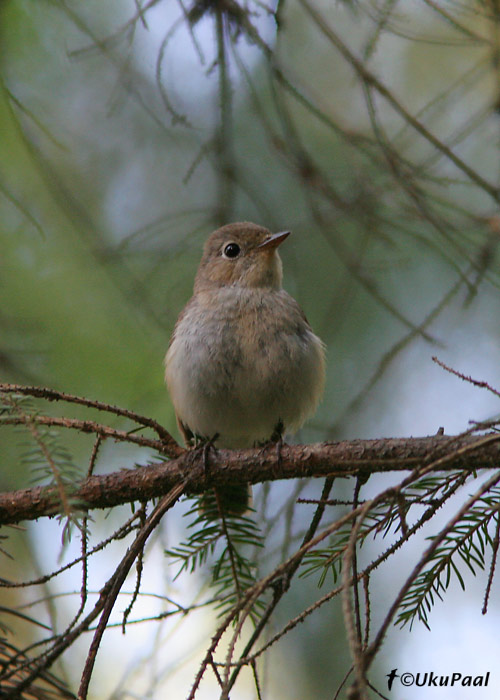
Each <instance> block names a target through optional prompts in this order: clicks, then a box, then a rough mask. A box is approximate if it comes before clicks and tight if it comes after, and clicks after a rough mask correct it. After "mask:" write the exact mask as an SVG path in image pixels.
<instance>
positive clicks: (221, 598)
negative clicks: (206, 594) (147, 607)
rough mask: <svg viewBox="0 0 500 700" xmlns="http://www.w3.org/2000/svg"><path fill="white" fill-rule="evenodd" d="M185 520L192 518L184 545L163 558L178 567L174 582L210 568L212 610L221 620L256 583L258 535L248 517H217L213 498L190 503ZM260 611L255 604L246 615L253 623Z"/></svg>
mask: <svg viewBox="0 0 500 700" xmlns="http://www.w3.org/2000/svg"><path fill="white" fill-rule="evenodd" d="M186 517H187V518H194V519H193V520H192V521H191V522H190V523H189V525H188V530H189V531H190V534H189V536H188V538H187V540H186V542H183V543H181V544H180V545H178V546H177V547H174V548H172V549H170V550H167V552H166V554H167V556H168V557H171V558H172V559H173V563H176V564H179V570H178V572H177V574H176V576H175V578H177V577H178V576H180V574H182V573H183V572H189V573H193V572H194V571H195V570H197V569H200V568H201V567H203V566H204V565H207V564H208V565H210V567H211V585H212V586H213V587H214V589H215V593H216V600H217V602H216V604H215V607H216V609H217V610H218V613H219V615H220V616H223V615H225V614H226V613H228V612H229V611H230V610H231V608H233V607H234V605H235V604H236V603H237V602H238V601H239V600H240V599H241V597H242V595H243V594H244V593H245V591H246V590H248V589H249V588H250V587H251V586H253V585H254V584H255V582H256V581H257V573H258V571H257V565H256V563H255V560H256V557H255V551H256V548H261V547H263V537H262V534H261V532H260V529H259V527H258V526H257V524H256V522H255V521H254V520H253V519H252V518H251V517H248V516H246V515H238V516H236V515H226V514H219V512H218V509H217V504H216V501H215V498H214V499H208V498H207V495H206V494H204V495H203V496H201V497H199V498H196V499H195V500H194V503H193V506H192V507H191V508H190V510H189V511H188V512H187V513H186ZM263 607H264V603H263V601H260V600H257V601H256V603H255V605H254V608H253V610H252V612H251V614H250V617H251V619H252V620H253V621H254V623H255V622H256V621H257V620H258V619H259V615H260V613H261V611H262V610H263Z"/></svg>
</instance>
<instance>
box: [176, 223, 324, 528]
mask: <svg viewBox="0 0 500 700" xmlns="http://www.w3.org/2000/svg"><path fill="white" fill-rule="evenodd" d="M289 234H290V231H282V232H279V233H271V231H270V230H268V229H267V228H265V227H263V226H260V225H258V224H254V223H251V222H247V221H244V222H236V223H231V224H227V225H225V226H222V227H221V228H219V229H217V230H216V231H214V232H213V233H212V234H211V235H210V236H209V237H208V239H207V240H206V243H205V246H204V250H203V255H202V258H201V262H200V264H199V267H198V271H197V273H196V277H195V281H194V289H193V296H192V297H191V299H190V300H189V301H188V302H187V304H186V306H185V307H184V309H183V310H182V311H181V313H180V315H179V317H178V319H177V322H176V324H175V327H174V330H173V333H172V336H171V339H170V343H169V347H168V350H167V353H166V356H165V381H166V384H167V388H168V391H169V393H170V397H171V399H172V403H173V406H174V410H175V414H176V418H177V425H178V427H179V431H180V433H181V435H182V437H183V439H184V442H185V443H186V445H193V444H198V443H199V441H205V444H206V443H207V442H209V443H211V444H213V446H214V447H215V449H217V447H223V448H229V449H236V448H245V447H254V446H257V445H265V444H266V443H269V442H277V441H281V439H282V436H283V435H284V434H285V433H294V432H295V431H296V430H298V428H300V426H301V425H302V424H303V423H304V422H305V420H306V419H307V418H308V417H310V416H311V415H312V414H313V413H314V412H315V410H316V408H317V405H318V403H319V401H320V399H321V397H322V394H323V390H324V384H325V345H324V344H323V342H322V341H321V340H320V338H319V337H318V336H317V335H315V334H314V332H313V331H312V329H311V326H310V325H309V323H308V321H307V318H306V316H305V314H304V312H303V311H302V309H301V307H300V306H299V304H298V303H297V301H296V300H295V299H294V298H293V297H292V296H291V295H290V294H288V293H287V292H286V291H285V290H284V289H283V288H282V280H283V266H282V262H281V258H280V256H279V253H278V247H279V246H280V245H281V244H282V243H283V242H284V241H285V240H286V239H287V238H288V236H289ZM216 498H217V504H218V513H219V515H220V511H221V510H222V511H223V513H224V514H225V515H229V516H231V515H232V516H239V515H242V514H245V513H246V512H247V510H248V508H249V504H250V501H251V490H250V488H249V485H236V486H230V485H227V486H222V487H220V486H218V487H217V489H216Z"/></svg>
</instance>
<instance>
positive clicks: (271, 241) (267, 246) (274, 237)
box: [257, 231, 291, 250]
mask: <svg viewBox="0 0 500 700" xmlns="http://www.w3.org/2000/svg"><path fill="white" fill-rule="evenodd" d="M290 233H291V231H281V232H280V233H273V234H271V235H270V236H269V238H266V240H265V241H264V242H263V243H260V244H259V245H258V246H257V248H260V249H261V250H262V249H264V250H274V249H275V248H277V247H278V246H279V245H280V244H281V243H283V241H284V240H285V238H288V236H289V235H290Z"/></svg>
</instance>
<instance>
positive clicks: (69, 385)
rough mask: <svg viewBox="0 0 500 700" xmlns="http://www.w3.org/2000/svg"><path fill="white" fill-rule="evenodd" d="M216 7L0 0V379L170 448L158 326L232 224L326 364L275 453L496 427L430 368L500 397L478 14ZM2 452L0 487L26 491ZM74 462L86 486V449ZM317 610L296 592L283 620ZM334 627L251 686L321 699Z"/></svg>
mask: <svg viewBox="0 0 500 700" xmlns="http://www.w3.org/2000/svg"><path fill="white" fill-rule="evenodd" d="M215 5H216V3H213V2H206V1H205V2H202V1H201V0H200V1H199V2H194V3H192V4H191V5H183V4H182V3H181V2H179V3H171V2H167V1H166V0H161V1H160V0H157V1H156V2H154V1H153V2H139V0H137V2H132V1H130V2H124V1H123V0H121V1H119V2H118V1H117V0H108V2H106V3H102V2H96V1H93V0H87V1H86V2H85V3H82V2H71V1H67V2H64V1H62V0H37V1H36V2H35V1H33V0H3V2H2V3H1V5H0V52H1V81H2V83H1V91H0V216H1V219H0V221H1V226H0V298H1V306H0V376H1V378H2V381H4V382H19V383H27V384H40V385H45V386H50V387H54V388H57V389H60V390H62V391H66V392H69V393H73V394H80V395H83V396H87V397H90V398H95V399H99V400H101V401H105V402H109V403H116V404H118V405H120V406H123V407H127V408H130V409H133V410H136V411H138V412H140V413H143V414H145V415H149V416H151V417H153V418H155V419H157V420H159V421H160V422H161V423H163V424H164V425H166V426H167V428H168V429H170V430H171V431H173V432H174V434H176V435H177V433H176V428H175V420H174V415H173V410H172V406H171V404H170V401H169V399H168V396H167V394H166V390H165V388H164V384H163V370H162V360H163V356H164V353H165V350H166V347H167V343H168V338H169V335H170V332H171V330H172V327H173V324H174V322H175V319H176V317H177V314H178V312H179V311H180V309H181V308H182V306H183V304H184V303H185V302H186V301H187V299H188V298H189V296H190V293H191V286H192V281H193V277H194V273H195V270H196V267H197V264H198V261H199V258H200V254H201V248H202V245H203V242H204V240H205V238H206V236H207V235H208V234H209V233H210V232H211V231H212V230H213V229H214V228H217V227H218V226H219V225H222V224H224V223H228V222H229V221H237V220H250V221H255V222H257V223H260V224H262V225H265V226H267V227H268V228H270V229H272V230H275V231H278V230H283V229H291V230H292V232H293V235H292V236H291V237H290V239H288V241H287V243H286V245H284V246H283V248H282V249H280V252H281V255H282V258H283V263H284V270H285V287H286V289H287V290H288V291H289V292H290V293H292V294H293V295H294V296H295V297H296V298H297V299H298V300H299V302H300V304H301V305H302V307H303V308H304V310H305V312H306V314H307V316H308V318H309V320H310V322H311V325H312V326H313V328H314V329H315V331H316V332H317V333H318V334H319V335H320V336H321V337H322V338H323V340H324V341H325V343H326V344H327V347H328V383H327V391H326V394H325V398H324V401H323V403H322V404H321V407H320V409H319V411H318V413H317V415H316V417H315V418H314V419H313V420H312V421H311V422H310V423H309V425H308V426H306V427H305V428H304V429H303V431H302V432H301V434H300V435H299V436H297V438H296V439H300V440H303V441H317V440H325V439H344V438H352V437H374V436H375V437H384V436H397V435H425V434H433V433H435V432H436V431H437V430H438V428H439V427H440V426H444V428H445V430H446V432H447V433H454V432H458V431H460V430H463V429H466V428H467V426H468V421H469V420H470V419H475V420H481V419H485V418H488V417H490V416H492V415H494V414H496V413H498V407H497V404H496V399H495V397H493V396H491V395H489V394H486V393H485V394H483V393H481V392H480V391H479V390H477V389H474V388H472V387H471V386H469V385H467V384H463V383H460V382H459V380H458V379H456V378H454V377H451V376H450V375H447V374H445V373H444V372H443V371H442V370H441V369H440V368H438V367H437V366H436V365H434V364H433V363H432V361H431V357H432V356H433V355H438V356H439V357H440V358H441V359H442V360H443V361H445V362H446V363H447V364H449V365H451V366H453V367H455V368H456V369H458V370H460V371H462V372H464V373H465V374H472V375H473V376H475V377H476V378H478V379H483V380H486V381H488V382H489V383H490V384H492V385H493V386H496V387H497V388H498V387H499V386H500V363H499V361H498V356H499V349H498V348H499V335H500V324H499V323H498V318H499V313H498V309H499V281H500V277H499V264H498V256H497V246H498V241H499V236H500V219H498V218H497V217H498V200H499V191H498V187H499V184H500V181H499V175H500V169H499V164H500V161H499V157H498V156H499V149H498V140H499V135H500V131H499V126H500V116H499V108H498V104H499V100H500V80H499V74H498V65H499V63H498V61H499V55H500V54H499V51H498V47H499V41H500V38H499V37H500V25H499V23H500V19H499V17H498V15H496V14H495V13H494V11H493V3H492V4H491V6H490V4H488V3H479V2H477V3H475V2H470V3H465V4H464V3H458V2H457V3H453V2H451V3H443V4H439V3H430V2H424V1H422V2H413V3H403V2H397V1H394V0H392V1H386V2H371V1H368V0H363V1H360V2H347V1H346V2H338V3H330V2H327V1H326V0H322V1H320V0H317V1H315V2H312V0H311V2H309V1H306V0H303V1H301V0H287V1H286V2H279V3H278V4H276V3H269V4H268V5H266V4H265V3H258V2H254V1H252V0H249V2H248V3H246V4H241V6H240V5H236V3H234V4H231V3H227V5H224V4H223V6H224V7H225V8H226V14H225V16H224V20H223V22H222V26H218V23H217V19H216V13H215V12H214V10H213V8H214V7H215ZM316 13H320V15H321V16H319V17H318V16H317V15H316ZM115 424H116V425H119V422H116V423H115ZM16 436H17V433H16V434H14V435H12V434H11V433H9V434H7V432H6V433H5V435H4V437H3V440H2V458H1V468H0V486H1V488H2V489H3V490H6V489H8V488H20V487H24V486H26V485H28V484H29V483H30V478H31V477H30V474H29V473H28V472H27V470H23V467H22V463H20V461H19V459H18V456H19V447H18V441H17V438H16ZM70 447H71V449H72V452H73V454H74V460H75V463H77V464H80V463H81V465H82V467H81V468H82V469H83V470H84V469H85V459H86V457H85V456H84V455H86V454H87V453H86V451H85V450H86V449H88V445H87V444H85V445H82V444H80V443H79V442H75V444H73V445H70ZM84 448H85V449H84ZM127 459H128V460H131V461H129V463H128V465H129V466H130V464H132V463H133V459H134V455H132V456H131V457H130V456H124V457H123V459H122V456H121V453H120V454H119V457H116V456H114V457H113V458H111V457H110V459H109V460H106V459H101V461H100V464H99V468H100V470H101V471H104V470H110V469H112V468H117V467H118V466H127V464H126V463H124V461H125V462H126V460H127ZM377 483H378V482H377ZM291 488H292V487H291V486H290V485H279V484H278V485H275V486H274V487H273V493H274V494H275V498H276V499H277V502H279V503H281V501H282V500H283V499H284V497H285V496H286V495H287V494H289V493H290V492H291ZM341 488H342V489H345V493H348V488H349V485H345V486H343V487H341ZM374 488H376V486H374ZM315 493H316V492H315ZM173 527H174V530H175V527H176V526H175V525H174V526H173ZM179 527H180V526H179ZM285 534H286V533H285ZM285 534H283V533H281V534H280V535H279V536H276V542H275V543H274V544H275V547H276V551H278V550H279V548H280V546H281V544H280V542H281V538H284V537H285ZM38 536H39V535H36V534H33V535H32V539H31V540H28V541H27V544H26V546H27V547H28V548H29V547H31V546H34V547H36V543H37V541H38V540H37V537H38ZM44 541H45V540H44ZM54 556H56V555H54ZM50 559H51V557H50ZM18 566H19V567H20V569H22V561H19V562H18ZM166 575H167V574H166ZM68 585H69V586H70V587H71V586H72V585H75V584H72V583H69V584H68ZM311 585H312V586H313V588H314V584H311ZM383 585H387V581H386V582H385V583H384V584H383ZM314 595H315V592H314V591H312V592H311V591H309V590H308V589H307V585H306V584H305V583H304V584H303V588H302V589H301V588H300V586H297V591H296V593H294V596H295V598H294V597H293V596H291V598H292V602H291V603H290V608H289V609H287V610H286V612H285V613H284V614H283V615H284V616H283V620H284V619H286V618H287V616H288V615H289V614H293V612H290V611H291V610H292V611H293V610H295V611H297V610H300V609H301V606H303V605H306V604H307V602H308V601H309V598H310V596H314ZM479 595H480V592H479ZM330 624H331V626H330V625H325V628H324V629H317V628H315V626H314V623H313V624H312V625H310V626H309V627H307V625H304V626H302V627H301V629H300V633H295V634H294V635H292V636H291V637H290V640H289V641H288V642H287V643H286V644H288V646H286V644H285V648H286V652H285V657H286V664H287V665H289V666H290V667H294V669H295V670H294V671H293V672H290V678H291V680H290V687H288V686H287V685H286V683H285V682H283V679H282V678H281V679H280V674H277V675H276V674H275V675H273V673H272V672H271V671H269V679H268V682H269V684H270V687H271V688H273V695H272V697H275V698H280V697H287V698H290V697H297V698H298V697H301V698H303V697H318V698H319V697H330V695H328V694H327V692H326V690H325V689H326V688H330V689H331V688H332V687H333V685H334V683H333V680H332V679H334V678H338V677H340V676H341V674H342V673H343V672H344V670H345V667H346V666H345V664H346V663H347V661H346V659H347V656H346V650H345V648H344V649H343V650H342V651H338V653H337V652H336V653H335V654H333V653H332V646H331V643H332V638H333V640H334V642H335V639H336V635H337V634H339V635H340V632H338V633H337V632H334V631H333V630H334V629H336V627H335V626H338V625H340V621H339V619H338V615H337V612H336V611H332V613H331V620H330ZM339 629H340V627H339ZM152 634H154V631H153V632H152ZM488 634H489V632H488V630H487V629H486V628H485V631H484V635H485V637H484V639H487V638H488ZM405 635H407V633H406V632H405ZM405 640H406V642H405V644H409V638H408V636H405ZM128 641H129V643H131V642H130V640H128ZM334 646H335V644H334ZM438 646H441V642H439V644H438ZM485 646H489V642H488V644H486V643H485ZM390 648H391V647H389V649H390ZM456 654H459V652H456ZM464 654H466V650H464ZM103 656H104V657H105V652H103ZM391 663H392V661H388V662H387V669H386V668H385V667H384V666H382V667H381V671H380V673H381V677H383V676H384V674H385V672H388V671H389V670H390V668H392V667H393V666H391ZM101 664H103V667H102V668H104V667H105V664H106V662H105V661H101ZM393 665H396V664H393ZM278 667H279V663H278ZM102 668H101V673H102ZM325 669H329V670H325ZM186 673H187V675H186V678H189V672H186ZM298 679H300V680H298ZM185 682H187V681H185ZM113 683H114V684H115V685H114V686H113ZM281 683H283V686H281ZM160 685H161V684H160ZM110 686H113V687H118V686H119V684H117V682H115V681H114V680H110ZM158 687H160V686H158ZM166 687H167V688H172V687H175V688H177V687H178V686H168V685H167V686H166ZM186 687H189V686H188V685H187V686H186ZM112 692H114V691H112V690H110V689H107V690H106V693H108V695H109V696H111V693H112ZM116 692H117V693H118V694H117V695H116V697H122V695H119V693H120V692H123V693H124V695H123V697H125V696H126V691H124V690H123V688H121V690H120V691H118V690H117V691H116ZM137 692H138V693H139V696H140V692H141V691H137ZM175 692H178V693H180V694H179V695H178V696H179V697H180V696H183V695H182V692H183V691H179V690H176V691H175ZM238 692H240V694H238ZM280 693H281V694H280ZM294 693H295V694H294ZM144 696H145V694H144ZM96 697H99V694H96ZM151 697H160V695H158V694H156V695H155V693H154V692H153V694H152V695H151ZM207 697H210V694H208V695H207ZM232 697H233V696H232ZM245 697H253V695H252V694H251V691H248V694H247V695H246V694H245V692H244V691H238V690H236V691H234V698H235V699H238V698H245ZM410 697H411V696H410V695H409V696H408V698H410ZM440 697H445V696H440ZM453 697H454V699H455V698H456V697H459V696H453Z"/></svg>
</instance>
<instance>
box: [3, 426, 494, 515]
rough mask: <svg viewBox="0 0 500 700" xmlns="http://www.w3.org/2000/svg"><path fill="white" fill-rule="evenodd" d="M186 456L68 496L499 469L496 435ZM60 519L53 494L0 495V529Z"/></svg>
mask: <svg viewBox="0 0 500 700" xmlns="http://www.w3.org/2000/svg"><path fill="white" fill-rule="evenodd" d="M208 459H209V467H208V469H207V468H206V467H205V459H204V454H203V450H202V449H194V450H185V451H183V452H182V453H181V455H180V456H179V457H177V458H175V459H172V460H170V461H168V462H157V463H154V464H150V465H148V466H144V467H139V468H136V469H124V470H120V471H118V472H112V473H110V474H102V475H97V476H91V477H88V478H87V479H84V480H83V481H82V482H80V483H79V484H76V485H75V486H74V488H72V489H69V490H68V498H69V500H70V502H71V505H72V506H73V507H74V508H78V507H79V508H85V509H88V510H92V509H96V508H110V507H113V506H117V505H122V504H124V503H132V502H134V501H145V500H149V499H152V498H155V497H159V496H163V495H164V494H166V493H167V492H168V491H170V489H172V488H173V487H175V486H177V485H178V484H181V483H184V490H185V493H188V494H195V493H200V492H202V491H205V490H207V489H208V488H211V487H213V486H218V485H221V484H231V483H244V482H249V483H252V484H256V483H261V482H264V481H276V480H278V479H295V478H303V477H324V476H328V475H331V476H336V477H347V476H352V475H356V474H361V475H365V476H368V475H369V474H372V473H377V472H389V471H405V470H413V469H416V468H418V467H421V466H425V465H426V464H428V463H430V462H434V463H435V464H436V465H437V466H436V468H435V471H441V470H442V471H449V470H453V469H467V470H471V471H473V470H477V469H492V468H497V467H498V466H499V464H500V434H498V433H489V434H487V435H481V436H471V435H459V436H444V435H435V436H432V437H420V438H386V439H376V440H351V441H342V442H332V443H317V444H313V445H283V446H282V448H281V450H280V451H279V452H278V450H277V449H276V447H275V446H274V445H270V446H268V447H264V448H254V449H246V450H223V449H220V450H214V449H211V450H209V452H208ZM62 512H63V509H62V505H61V501H60V497H59V494H58V491H57V488H56V487H55V486H39V487H35V488H31V489H22V490H19V491H11V492H6V493H0V525H7V524H13V523H18V522H20V521H22V520H35V519H36V518H40V517H43V516H48V517H53V516H55V515H58V514H60V513H62Z"/></svg>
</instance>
